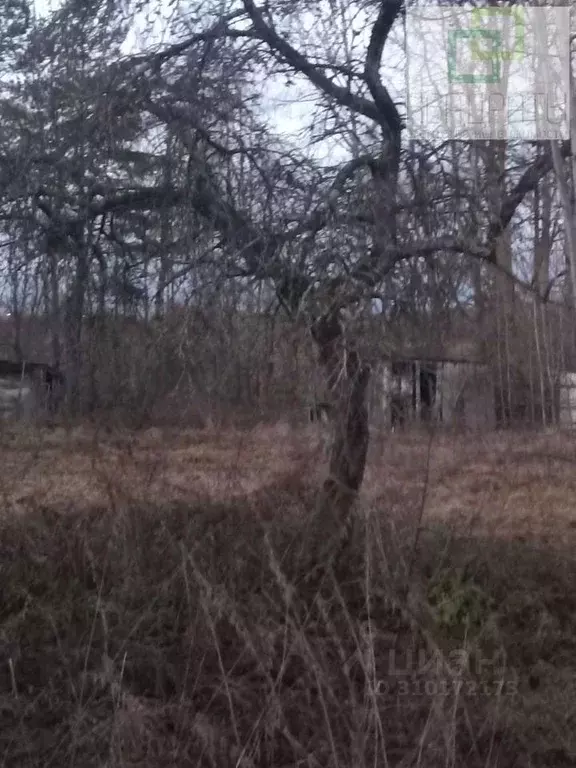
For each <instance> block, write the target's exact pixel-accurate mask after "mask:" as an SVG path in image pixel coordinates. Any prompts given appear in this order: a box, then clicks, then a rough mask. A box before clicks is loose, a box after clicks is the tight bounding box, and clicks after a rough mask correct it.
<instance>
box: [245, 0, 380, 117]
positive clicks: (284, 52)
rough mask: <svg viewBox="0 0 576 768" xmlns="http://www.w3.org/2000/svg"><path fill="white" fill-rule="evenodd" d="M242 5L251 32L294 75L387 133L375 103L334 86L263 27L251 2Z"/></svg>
mask: <svg viewBox="0 0 576 768" xmlns="http://www.w3.org/2000/svg"><path fill="white" fill-rule="evenodd" d="M243 2H244V7H245V9H246V12H247V13H248V15H249V16H250V18H251V20H252V24H253V25H254V31H255V32H256V34H257V35H258V37H259V38H260V39H261V40H263V41H264V42H265V43H267V45H268V46H269V48H270V49H271V50H272V51H274V52H276V53H278V54H280V56H282V57H283V58H284V59H285V61H286V62H287V63H288V64H289V65H290V66H291V67H292V68H293V69H294V70H295V71H296V72H299V73H300V74H302V75H304V76H305V77H307V78H308V80H310V82H311V83H312V84H313V85H315V86H316V87H317V88H318V89H319V90H321V91H322V92H323V93H324V94H325V95H326V96H329V97H330V98H332V99H334V100H335V101H337V102H338V104H340V105H341V106H343V107H348V108H349V109H352V110H353V111H354V112H357V113H358V114H360V115H364V117H368V118H369V119H370V120H373V121H374V122H375V123H377V124H378V125H380V126H381V127H383V128H384V129H385V130H386V131H388V130H389V125H388V123H387V120H386V116H385V115H383V114H382V113H381V112H380V110H379V109H378V107H377V106H376V104H374V103H373V102H371V101H369V100H368V99H365V98H364V97H363V96H359V95H358V94H355V93H352V92H351V91H350V90H349V89H348V88H344V87H343V86H340V85H337V84H336V83H334V82H333V81H332V80H330V79H329V78H328V77H326V75H325V74H324V73H323V72H321V71H320V70H319V69H318V68H317V67H315V66H314V65H313V64H311V63H310V61H308V59H307V58H306V57H305V56H303V55H302V54H301V53H300V52H299V51H297V50H296V48H294V47H293V46H292V45H290V43H289V42H287V41H286V40H285V39H284V38H283V37H281V36H280V35H279V34H278V33H277V32H276V30H274V29H272V28H271V27H270V26H269V25H268V24H266V22H265V21H264V18H263V16H262V14H261V13H260V11H259V10H258V9H257V7H256V4H255V3H254V2H252V0H243Z"/></svg>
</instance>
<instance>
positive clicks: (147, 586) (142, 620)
mask: <svg viewBox="0 0 576 768" xmlns="http://www.w3.org/2000/svg"><path fill="white" fill-rule="evenodd" d="M0 452H1V462H0V497H1V499H2V514H1V518H0V520H1V522H0V525H1V534H0V595H1V600H0V754H1V755H2V765H6V766H43V767H44V766H61V765H68V766H79V767H82V768H83V767H84V766H247V767H248V766H258V767H260V766H278V768H283V767H284V766H306V767H308V766H340V767H341V768H344V767H345V766H360V767H361V766H365V765H366V766H368V765H371V766H380V765H382V766H399V767H400V766H402V768H404V767H405V768H408V767H409V766H422V768H435V766H462V768H464V767H465V768H475V767H476V766H478V767H479V768H480V766H482V767H483V768H489V767H491V768H492V767H493V768H496V767H497V766H498V767H499V768H512V766H515V767H518V768H536V767H537V766H538V767H540V766H542V767H544V766H546V767H547V768H548V767H549V768H562V767H563V766H572V765H574V764H575V763H576V735H575V734H576V598H575V597H574V587H575V585H576V556H575V545H576V437H572V436H570V435H560V434H555V435H536V434H529V433H526V434H512V433H510V434H498V435H489V436H478V435H467V436H447V435H435V436H430V435H424V434H421V435H416V434H412V435H390V436H387V437H384V436H378V435H376V436H375V437H374V440H373V444H372V449H371V455H370V461H369V466H368V470H367V475H366V480H365V486H364V488H363V492H362V496H361V498H359V500H358V503H357V507H358V520H359V524H358V526H357V531H356V533H355V536H354V539H353V540H352V542H351V544H350V546H349V547H348V549H347V550H346V554H345V556H344V559H343V560H341V561H339V562H338V564H337V566H336V567H335V570H334V571H329V572H328V573H327V574H325V577H324V579H323V581H322V582H318V581H317V580H316V581H314V580H312V579H310V578H308V577H309V573H308V571H307V566H306V557H305V552H306V548H307V547H308V546H309V545H310V544H311V542H309V541H308V540H307V536H306V522H307V520H308V519H309V518H310V516H311V515H312V514H313V512H314V507H315V494H316V489H317V488H318V486H319V483H320V480H321V478H322V476H323V472H324V465H323V456H322V451H321V449H320V447H319V445H318V440H317V435H315V434H314V433H313V432H307V431H305V430H297V429H292V428H290V427H288V426H286V425H276V426H270V427H264V426H262V427H258V428H256V429H253V430H251V431H240V430H238V431H234V430H227V431H225V432H211V431H209V430H204V431H184V430H182V431H176V430H159V429H153V430H148V431H144V432H139V433H129V432H120V431H118V432H113V433H106V434H105V433H103V432H99V431H98V430H97V429H94V428H89V427H86V426H84V427H77V428H74V429H68V430H65V429H55V430H51V431H48V430H46V431H24V430H18V431H11V430H9V429H5V430H4V431H3V432H2V433H1V434H0Z"/></svg>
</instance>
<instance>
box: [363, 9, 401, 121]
mask: <svg viewBox="0 0 576 768" xmlns="http://www.w3.org/2000/svg"><path fill="white" fill-rule="evenodd" d="M401 10H402V0H382V3H381V5H380V11H379V13H378V17H377V19H376V21H375V22H374V26H373V27H372V33H371V35H370V43H369V44H368V50H367V53H366V65H365V68H364V77H365V79H366V83H367V85H368V88H369V89H370V93H371V94H372V98H373V99H374V104H375V105H376V106H377V107H378V110H379V111H380V113H381V114H382V115H383V116H384V118H385V120H386V122H387V124H388V126H389V129H390V132H391V133H392V134H393V135H394V134H398V133H400V131H401V130H402V127H403V125H402V119H401V118H400V115H399V113H398V110H397V109H396V105H395V104H394V102H393V101H392V99H391V98H390V94H389V93H388V89H387V88H385V87H384V85H383V84H382V80H381V78H380V66H381V64H382V53H383V51H384V46H385V44H386V40H387V39H388V35H389V34H390V30H391V28H392V25H393V24H394V22H395V20H396V18H397V17H398V14H399V13H400V11H401Z"/></svg>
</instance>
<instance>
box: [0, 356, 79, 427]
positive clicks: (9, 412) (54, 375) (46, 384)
mask: <svg viewBox="0 0 576 768" xmlns="http://www.w3.org/2000/svg"><path fill="white" fill-rule="evenodd" d="M63 393H64V376H63V375H62V374H61V373H60V372H59V371H57V370H55V369H54V368H53V367H52V366H50V365H48V364H46V363H38V362H16V361H14V360H0V418H1V419H24V420H30V419H35V418H41V417H42V416H45V415H47V414H50V413H54V412H55V411H56V410H57V408H58V406H59V403H60V401H61V399H62V397H63Z"/></svg>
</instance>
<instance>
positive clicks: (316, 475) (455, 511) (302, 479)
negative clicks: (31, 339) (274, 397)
mask: <svg viewBox="0 0 576 768" xmlns="http://www.w3.org/2000/svg"><path fill="white" fill-rule="evenodd" d="M0 451H1V454H2V462H1V464H0V499H1V500H2V505H3V507H4V510H5V512H6V511H10V510H12V511H18V510H21V509H23V508H28V507H29V506H30V505H39V506H42V505H49V506H60V507H62V508H66V507H68V506H70V507H73V508H75V509H77V508H78V506H79V505H86V507H91V506H96V505H97V506H102V505H104V506H106V505H114V506H118V505H123V504H127V503H128V504H133V503H135V502H136V503H137V502H139V501H145V502H146V503H155V502H161V503H170V502H186V501H190V500H193V499H196V498H199V497H202V498H205V497H209V498H211V499H213V500H214V501H225V500H229V499H231V498H235V497H245V496H251V495H258V494H262V493H265V492H266V489H269V488H276V487H277V485H278V483H282V482H285V481H286V478H290V479H291V481H292V483H294V484H295V485H297V484H298V483H305V484H306V485H308V486H314V484H318V483H319V482H320V479H321V478H322V476H323V473H324V472H325V471H326V460H325V456H324V455H323V454H322V448H321V445H320V440H319V436H318V434H317V432H315V431H314V430H304V429H302V430H296V429H293V428H290V427H289V426H287V425H284V424H279V425H275V426H262V427H259V428H256V429H254V430H251V431H234V430H228V431H225V432H216V431H209V430H181V431H178V430H174V429H172V430H160V429H151V430H148V431H143V432H139V433H127V432H126V433H120V432H119V433H115V434H105V433H104V432H101V431H99V430H97V429H94V428H87V427H82V428H76V429H71V430H64V429H57V430H53V431H35V432H23V431H18V432H15V431H13V432H7V431H6V432H4V433H3V434H1V435H0ZM362 500H363V502H368V504H370V506H372V507H374V508H380V509H381V511H382V514H385V515H391V516H392V517H394V518H395V519H403V520H404V521H405V524H406V525H409V526H415V527H418V526H419V525H420V524H422V525H424V526H426V525H428V524H433V523H435V522H438V521H440V522H442V523H448V524H450V525H453V526H455V527H456V528H457V529H458V530H459V531H460V532H463V531H466V532H467V533H469V534H470V535H478V536H484V535H490V536H498V537H511V538H519V539H523V538H524V539H537V540H539V541H540V542H541V543H544V544H551V545H553V544H554V541H555V540H557V541H560V542H561V543H562V544H566V543H567V542H574V543H576V504H575V500H576V436H572V435H571V434H554V435H543V434H514V433H502V434H491V435H483V436H482V435H461V436H446V435H433V436H430V435H398V434H396V435H388V436H385V437H376V438H375V439H374V440H373V442H372V448H371V453H370V458H369V462H368V467H367V473H366V480H365V484H364V488H363V491H362Z"/></svg>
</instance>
